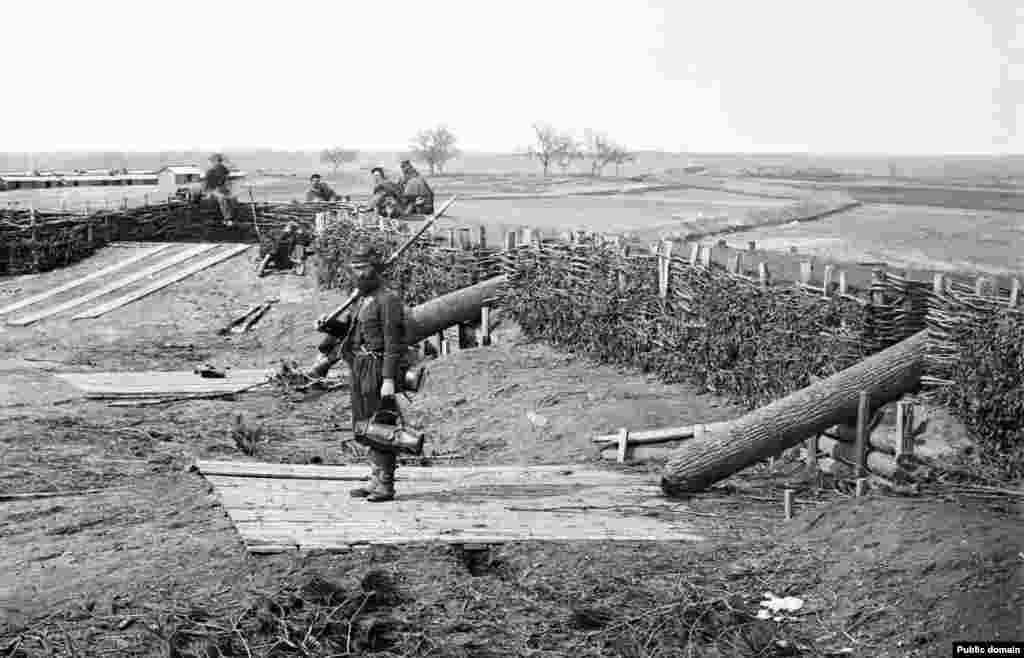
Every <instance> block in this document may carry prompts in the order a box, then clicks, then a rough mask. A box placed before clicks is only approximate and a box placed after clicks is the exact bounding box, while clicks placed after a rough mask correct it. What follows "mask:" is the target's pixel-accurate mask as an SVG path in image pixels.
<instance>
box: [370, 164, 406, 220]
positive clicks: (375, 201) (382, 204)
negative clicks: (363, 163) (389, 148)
mask: <svg viewBox="0 0 1024 658" xmlns="http://www.w3.org/2000/svg"><path fill="white" fill-rule="evenodd" d="M370 173H371V174H373V196H372V197H371V198H370V202H369V203H368V204H367V205H368V206H369V208H370V209H371V210H374V211H376V213H377V214H378V215H380V216H381V217H387V218H389V219H394V218H396V217H399V216H400V215H401V205H402V203H401V188H400V187H399V186H398V185H396V184H395V183H393V182H391V181H390V180H388V177H387V175H386V174H385V173H384V169H382V168H381V167H374V168H373V169H371V170H370Z"/></svg>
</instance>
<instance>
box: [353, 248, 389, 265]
mask: <svg viewBox="0 0 1024 658" xmlns="http://www.w3.org/2000/svg"><path fill="white" fill-rule="evenodd" d="M350 262H351V264H352V266H353V267H355V266H359V265H373V266H374V267H379V266H380V264H381V259H380V252H378V251H377V249H376V248H375V247H374V246H373V245H369V244H363V245H359V246H357V247H356V248H355V249H353V250H352V257H351V259H350Z"/></svg>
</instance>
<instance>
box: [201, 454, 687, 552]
mask: <svg viewBox="0 0 1024 658" xmlns="http://www.w3.org/2000/svg"><path fill="white" fill-rule="evenodd" d="M196 467H197V468H198V470H199V472H200V473H201V474H202V475H203V476H204V477H205V478H206V479H207V480H208V481H209V482H210V484H212V485H213V487H214V489H215V491H216V492H217V495H218V497H219V498H220V500H221V503H222V504H223V505H224V507H225V508H226V509H227V512H228V515H229V516H230V517H231V520H232V522H233V523H234V524H235V527H236V528H237V529H238V531H239V534H240V535H241V536H242V539H243V541H244V542H245V545H246V547H247V549H248V550H249V551H250V552H252V553H273V552H280V551H285V550H295V549H301V550H310V549H317V550H338V551H343V550H348V549H350V548H352V547H354V546H360V545H395V544H413V543H454V544H493V543H506V542H516V541H535V540H543V541H687V542H697V541H702V540H703V537H702V536H701V535H699V534H698V533H697V532H696V528H695V526H694V525H692V524H691V523H689V519H688V518H687V511H688V507H687V505H686V503H684V502H678V501H669V500H667V499H666V498H665V497H664V495H663V494H662V491H661V488H660V487H659V486H658V483H657V481H656V478H655V477H654V476H652V475H649V474H633V473H623V472H617V471H611V470H598V469H593V468H590V467H587V466H582V465H565V466H486V467H472V466H465V467H411V466H410V467H406V466H402V467H399V469H398V472H397V477H396V487H397V497H396V499H395V500H393V501H390V502H386V503H368V502H366V501H365V500H361V499H355V498H351V497H350V496H349V495H348V490H349V489H350V488H352V487H354V486H357V484H358V483H360V482H361V481H363V480H365V479H366V478H367V476H368V473H369V468H368V467H366V466H312V465H311V466H302V465H291V464H259V463H248V462H215V461H199V462H197V463H196ZM691 518H692V515H691Z"/></svg>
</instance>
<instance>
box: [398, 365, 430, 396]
mask: <svg viewBox="0 0 1024 658" xmlns="http://www.w3.org/2000/svg"><path fill="white" fill-rule="evenodd" d="M426 377H427V369H426V368H424V367H423V366H411V367H410V368H409V369H408V370H406V371H405V375H404V376H403V377H402V387H403V390H405V391H408V392H409V393H418V392H419V391H420V389H422V388H423V382H424V380H425V379H426Z"/></svg>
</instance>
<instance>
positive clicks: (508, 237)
mask: <svg viewBox="0 0 1024 658" xmlns="http://www.w3.org/2000/svg"><path fill="white" fill-rule="evenodd" d="M517 237H518V236H517V235H516V232H515V231H508V232H506V233H505V251H515V249H516V238H517Z"/></svg>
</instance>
